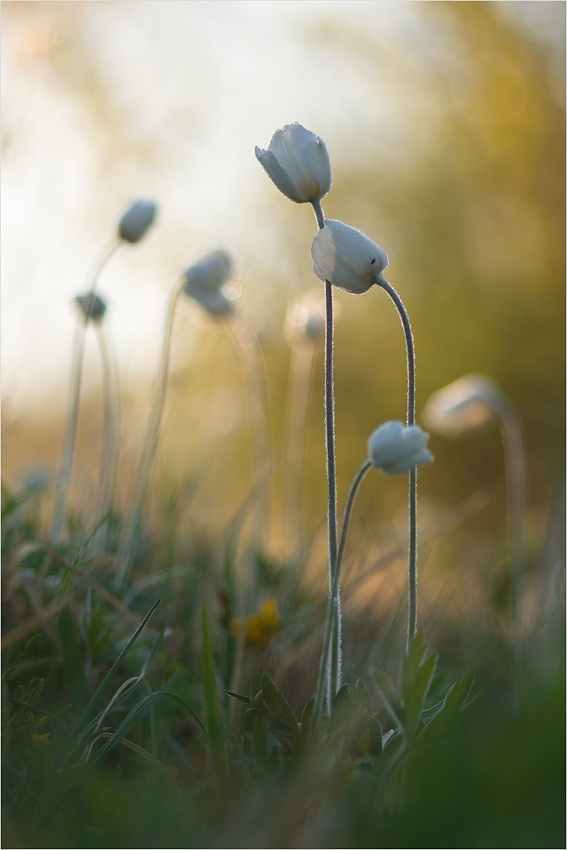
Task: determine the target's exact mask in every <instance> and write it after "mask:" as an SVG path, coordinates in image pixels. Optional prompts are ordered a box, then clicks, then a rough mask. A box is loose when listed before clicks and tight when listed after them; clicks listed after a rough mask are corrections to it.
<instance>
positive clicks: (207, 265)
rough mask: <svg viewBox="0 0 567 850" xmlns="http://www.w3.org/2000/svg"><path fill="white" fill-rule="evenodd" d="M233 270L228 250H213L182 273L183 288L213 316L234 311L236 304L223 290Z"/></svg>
mask: <svg viewBox="0 0 567 850" xmlns="http://www.w3.org/2000/svg"><path fill="white" fill-rule="evenodd" d="M231 272H232V259H231V257H230V255H229V254H228V253H227V252H226V251H220V250H219V251H211V253H210V254H207V255H206V256H204V257H203V258H202V259H201V260H199V261H198V262H197V263H195V264H194V265H192V266H190V267H189V268H188V269H186V271H185V272H184V273H183V275H182V281H183V289H184V292H185V294H186V295H188V296H189V297H190V298H193V299H194V300H195V301H197V302H198V303H199V304H201V306H202V307H204V308H205V309H206V310H207V312H208V313H210V314H211V315H213V316H225V315H228V314H231V313H234V305H233V303H232V301H230V300H229V299H228V298H227V297H226V295H224V293H223V292H222V287H223V286H224V284H225V283H226V282H227V281H228V279H229V277H230V274H231Z"/></svg>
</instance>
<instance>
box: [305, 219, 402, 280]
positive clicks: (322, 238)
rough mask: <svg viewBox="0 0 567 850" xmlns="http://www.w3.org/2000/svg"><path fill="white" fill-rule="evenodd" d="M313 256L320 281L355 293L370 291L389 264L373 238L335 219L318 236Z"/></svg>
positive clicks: (312, 247) (312, 249)
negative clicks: (325, 281) (329, 282)
mask: <svg viewBox="0 0 567 850" xmlns="http://www.w3.org/2000/svg"><path fill="white" fill-rule="evenodd" d="M311 256H312V257H313V271H314V272H315V274H316V275H317V277H318V278H320V279H321V280H330V281H331V283H332V284H333V285H334V286H338V287H339V289H345V290H346V291H347V292H355V293H361V292H366V290H367V289H370V287H371V286H372V284H373V283H376V280H377V278H378V279H380V278H381V275H382V272H383V271H384V269H385V268H386V266H387V265H388V257H387V255H386V253H385V252H384V251H383V250H382V248H380V247H379V246H378V245H376V243H375V242H373V241H372V239H369V238H368V236H365V235H364V233H361V232H360V230H356V228H354V227H349V226H348V225H347V224H343V223H342V221H335V220H334V219H327V221H326V222H325V227H323V229H322V230H320V231H319V232H318V233H317V236H316V237H315V239H314V240H313V244H312V246H311Z"/></svg>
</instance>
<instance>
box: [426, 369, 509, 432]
mask: <svg viewBox="0 0 567 850" xmlns="http://www.w3.org/2000/svg"><path fill="white" fill-rule="evenodd" d="M501 404H502V393H501V392H500V390H499V389H498V386H497V384H496V383H495V382H494V381H493V380H492V379H491V378H488V377H487V376H486V375H478V374H471V375H464V376H463V377H462V378H459V380H458V381H454V382H453V383H452V384H449V385H448V386H446V387H443V388H442V389H440V390H437V392H435V393H433V395H431V396H430V398H429V400H428V402H427V404H426V405H425V408H424V409H423V420H424V422H425V423H426V425H427V427H428V428H431V430H432V431H436V432H437V433H439V434H443V436H445V437H454V438H456V437H460V436H461V435H462V434H474V433H476V432H478V431H479V430H482V429H483V428H485V427H486V426H487V425H490V424H491V423H492V422H493V421H494V418H495V411H496V410H498V409H499V405H500V406H501Z"/></svg>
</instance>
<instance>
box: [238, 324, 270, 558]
mask: <svg viewBox="0 0 567 850" xmlns="http://www.w3.org/2000/svg"><path fill="white" fill-rule="evenodd" d="M226 328H227V332H228V335H229V337H230V338H231V339H232V341H233V343H234V345H235V347H236V350H237V352H238V356H239V358H240V362H241V363H242V366H243V370H244V374H245V377H246V381H247V383H248V410H249V418H250V429H251V434H252V446H253V458H254V474H255V480H256V486H257V487H258V492H257V494H256V499H255V501H256V506H255V510H254V532H253V538H254V542H255V543H256V545H259V546H260V547H261V548H262V549H265V548H266V545H267V541H268V539H269V528H270V514H271V502H272V499H271V491H272V484H271V481H272V477H273V471H274V461H273V457H272V436H271V425H270V400H269V393H268V379H267V375H266V366H265V363H264V356H263V354H262V349H261V348H260V343H259V342H258V337H257V336H256V333H255V331H254V329H253V327H252V326H251V325H250V323H249V322H248V320H247V319H246V318H245V316H244V315H242V314H239V315H238V316H236V317H235V318H234V319H233V320H232V321H230V322H227V323H226Z"/></svg>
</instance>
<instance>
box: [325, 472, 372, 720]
mask: <svg viewBox="0 0 567 850" xmlns="http://www.w3.org/2000/svg"><path fill="white" fill-rule="evenodd" d="M371 466H372V464H371V462H370V461H369V460H366V461H364V463H363V464H362V466H361V467H360V469H359V470H358V472H357V473H356V475H355V477H354V480H353V482H352V484H351V487H350V490H349V493H348V496H347V500H346V505H345V513H344V517H343V525H342V529H341V538H340V542H339V548H338V552H337V566H336V570H335V574H334V576H333V584H332V587H331V593H330V594H329V616H328V619H327V630H326V633H325V641H324V644H323V654H322V656H321V665H320V668H319V681H318V684H317V696H316V699H315V716H316V717H317V719H318V718H319V717H320V716H321V711H322V709H323V702H324V700H325V692H326V677H325V673H326V670H327V668H328V666H329V660H330V659H331V658H332V646H331V644H332V637H333V630H334V629H333V626H334V622H335V621H334V618H333V617H332V613H333V599H335V598H336V596H337V594H338V590H339V582H340V576H341V569H342V565H343V557H344V552H345V545H346V539H347V534H348V529H349V525H350V518H351V515H352V507H353V505H354V500H355V499H356V494H357V493H358V490H359V488H360V485H361V484H362V482H363V480H364V477H365V475H366V473H367V472H368V470H369V469H370V467H371ZM327 699H329V696H328V695H327ZM331 699H332V698H331Z"/></svg>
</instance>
